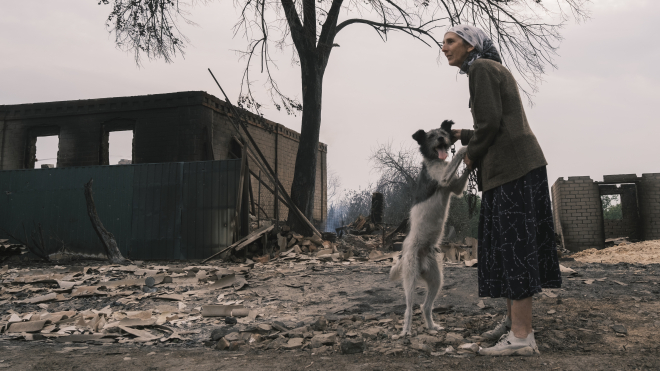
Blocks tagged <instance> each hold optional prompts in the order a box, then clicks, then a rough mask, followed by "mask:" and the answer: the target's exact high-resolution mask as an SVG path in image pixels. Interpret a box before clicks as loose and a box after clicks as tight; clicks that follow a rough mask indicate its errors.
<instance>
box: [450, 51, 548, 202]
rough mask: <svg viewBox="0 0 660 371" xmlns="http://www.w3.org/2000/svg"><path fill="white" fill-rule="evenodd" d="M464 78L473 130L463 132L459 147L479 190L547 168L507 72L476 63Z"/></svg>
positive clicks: (491, 64) (497, 66)
mask: <svg viewBox="0 0 660 371" xmlns="http://www.w3.org/2000/svg"><path fill="white" fill-rule="evenodd" d="M468 76H469V81H470V109H471V111H472V117H473V119H474V130H463V131H462V133H461V143H462V144H463V145H467V146H468V153H467V154H468V157H469V158H470V160H472V161H474V162H475V163H476V164H477V166H479V169H480V172H481V177H480V178H481V181H480V188H481V190H482V191H488V190H490V189H493V188H495V187H498V186H500V185H502V184H504V183H507V182H510V181H512V180H515V179H518V178H520V177H522V176H523V175H525V174H527V173H528V172H530V171H531V170H534V169H536V168H538V167H541V166H545V165H547V162H546V160H545V157H544V156H543V151H542V150H541V146H539V143H538V141H537V140H536V137H535V136H534V133H533V132H532V129H531V128H530V127H529V124H528V123H527V117H526V116H525V109H524V108H523V104H522V101H521V99H520V93H519V92H518V84H517V83H516V80H515V79H514V78H513V75H511V72H509V70H508V69H506V68H505V67H504V66H502V65H501V64H500V63H497V62H495V61H491V60H488V59H477V60H476V61H474V63H472V65H471V66H470V72H469V75H468Z"/></svg>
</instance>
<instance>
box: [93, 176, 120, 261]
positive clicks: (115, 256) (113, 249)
mask: <svg viewBox="0 0 660 371" xmlns="http://www.w3.org/2000/svg"><path fill="white" fill-rule="evenodd" d="M93 182H94V179H90V180H89V182H87V184H85V199H86V200H87V214H88V215H89V220H90V221H91V222H92V227H94V231H96V234H97V235H98V236H99V238H100V239H101V243H103V247H104V248H105V255H106V256H107V257H108V260H109V261H110V263H112V264H124V263H126V262H127V260H126V259H125V258H124V257H123V256H122V255H121V252H120V251H119V247H117V241H116V240H115V236H113V235H112V233H110V232H108V230H107V229H105V227H103V223H101V219H100V218H99V215H98V214H97V213H96V205H94V197H93V196H92V183H93Z"/></svg>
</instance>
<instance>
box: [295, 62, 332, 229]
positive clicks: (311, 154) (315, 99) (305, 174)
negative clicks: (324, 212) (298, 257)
mask: <svg viewBox="0 0 660 371" xmlns="http://www.w3.org/2000/svg"><path fill="white" fill-rule="evenodd" d="M310 54H311V53H310ZM315 57H316V56H306V58H304V57H303V56H301V58H300V59H301V64H300V67H301V68H300V69H301V72H302V89H303V114H302V126H301V129H300V143H299V145H298V153H297V155H296V167H295V170H294V174H293V184H292V185H291V199H292V200H293V202H294V203H295V204H296V205H297V206H298V208H299V209H300V211H301V212H302V213H303V214H304V215H305V217H307V219H309V221H310V222H312V216H313V211H314V188H315V185H316V159H317V156H318V146H319V132H320V130H321V98H322V92H323V72H324V68H322V67H319V66H318V64H317V63H316V58H315ZM288 223H289V225H290V226H291V228H292V229H293V230H295V231H297V232H299V233H301V234H303V235H307V236H311V235H312V231H311V230H310V228H309V227H308V226H306V225H304V224H303V223H301V222H300V221H299V220H298V219H297V218H296V216H295V214H294V213H293V211H292V210H289V216H288Z"/></svg>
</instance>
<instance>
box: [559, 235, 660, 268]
mask: <svg viewBox="0 0 660 371" xmlns="http://www.w3.org/2000/svg"><path fill="white" fill-rule="evenodd" d="M570 257H571V258H574V259H575V260H577V261H580V262H584V263H606V264H616V263H640V264H658V263H660V240H652V241H641V242H634V243H629V242H626V240H625V239H620V240H619V243H618V245H616V246H613V247H608V248H605V249H602V250H597V249H587V250H583V251H580V252H577V253H575V254H573V255H570Z"/></svg>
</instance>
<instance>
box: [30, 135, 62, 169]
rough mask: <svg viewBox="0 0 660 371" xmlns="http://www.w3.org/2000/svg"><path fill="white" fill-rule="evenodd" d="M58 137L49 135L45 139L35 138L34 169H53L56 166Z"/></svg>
mask: <svg viewBox="0 0 660 371" xmlns="http://www.w3.org/2000/svg"><path fill="white" fill-rule="evenodd" d="M59 144H60V136H59V135H51V136H46V137H37V142H36V144H35V147H36V155H35V161H34V168H35V169H40V168H42V167H44V168H50V167H55V165H56V164H57V152H58V150H59Z"/></svg>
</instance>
